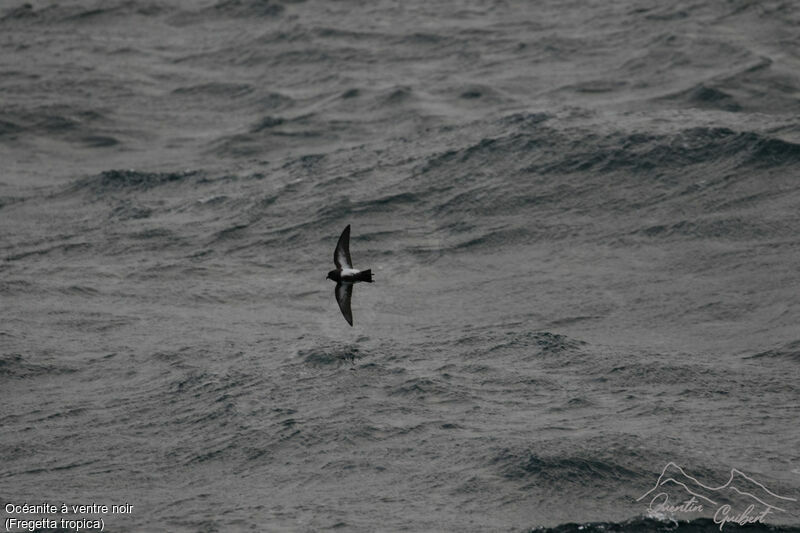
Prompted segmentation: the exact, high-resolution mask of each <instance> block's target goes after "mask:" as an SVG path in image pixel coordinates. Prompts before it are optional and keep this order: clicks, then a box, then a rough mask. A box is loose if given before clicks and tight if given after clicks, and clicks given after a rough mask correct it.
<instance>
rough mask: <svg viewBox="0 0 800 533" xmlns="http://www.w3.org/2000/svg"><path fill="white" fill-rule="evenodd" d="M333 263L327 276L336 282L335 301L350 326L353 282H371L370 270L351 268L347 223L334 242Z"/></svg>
mask: <svg viewBox="0 0 800 533" xmlns="http://www.w3.org/2000/svg"><path fill="white" fill-rule="evenodd" d="M333 263H334V264H335V265H336V270H331V271H330V272H328V278H327V279H330V280H333V281H335V282H336V289H335V294H336V302H337V303H338V304H339V309H340V310H341V311H342V315H344V319H345V320H347V323H348V324H350V325H351V326H352V325H353V312H352V310H351V309H350V300H351V299H352V297H353V284H355V283H358V282H359V281H366V282H367V283H372V281H373V280H372V270H370V269H367V270H358V269H355V268H353V261H352V260H351V259H350V225H349V224H348V225H347V227H346V228H344V231H343V232H342V235H341V236H340V237H339V242H338V243H336V250H334V252H333Z"/></svg>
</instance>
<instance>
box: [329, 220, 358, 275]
mask: <svg viewBox="0 0 800 533" xmlns="http://www.w3.org/2000/svg"><path fill="white" fill-rule="evenodd" d="M333 262H334V264H335V265H336V268H353V261H352V260H351V259H350V224H348V225H347V227H346V228H344V231H343V232H342V236H341V237H339V242H337V243H336V250H334V252H333Z"/></svg>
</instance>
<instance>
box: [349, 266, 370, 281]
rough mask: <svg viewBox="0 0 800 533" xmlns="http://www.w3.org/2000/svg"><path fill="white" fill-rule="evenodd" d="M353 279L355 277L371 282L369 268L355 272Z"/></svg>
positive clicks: (357, 279)
mask: <svg viewBox="0 0 800 533" xmlns="http://www.w3.org/2000/svg"><path fill="white" fill-rule="evenodd" d="M353 279H355V280H356V281H366V282H368V283H372V270H371V269H367V270H362V271H361V272H359V273H358V274H356V275H355V277H354V278H353Z"/></svg>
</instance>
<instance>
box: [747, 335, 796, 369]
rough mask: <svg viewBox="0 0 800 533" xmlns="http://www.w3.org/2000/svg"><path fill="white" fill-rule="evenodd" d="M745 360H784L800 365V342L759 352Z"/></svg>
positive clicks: (788, 343)
mask: <svg viewBox="0 0 800 533" xmlns="http://www.w3.org/2000/svg"><path fill="white" fill-rule="evenodd" d="M745 359H784V360H787V361H792V362H795V363H800V340H796V341H792V342H787V343H786V344H784V345H782V346H779V347H777V348H772V349H770V350H764V351H763V352H758V353H756V354H753V355H750V356H747V357H745Z"/></svg>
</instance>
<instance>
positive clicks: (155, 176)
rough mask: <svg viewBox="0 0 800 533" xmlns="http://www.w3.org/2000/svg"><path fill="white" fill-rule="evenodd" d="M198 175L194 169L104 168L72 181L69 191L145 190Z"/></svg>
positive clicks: (97, 192)
mask: <svg viewBox="0 0 800 533" xmlns="http://www.w3.org/2000/svg"><path fill="white" fill-rule="evenodd" d="M198 175H199V172H198V171H195V170H184V171H178V172H143V171H138V170H106V171H103V172H101V173H100V174H97V175H95V176H90V177H87V178H82V179H80V180H78V181H77V182H75V183H73V184H72V186H71V187H70V188H69V190H71V191H80V190H90V191H92V192H94V193H96V194H100V193H105V192H109V191H125V190H145V189H152V188H154V187H158V186H161V185H165V184H168V183H176V182H180V181H183V180H186V179H187V178H192V177H196V176H198Z"/></svg>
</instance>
